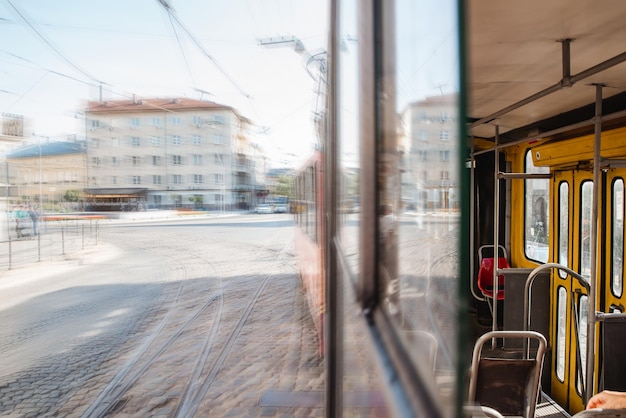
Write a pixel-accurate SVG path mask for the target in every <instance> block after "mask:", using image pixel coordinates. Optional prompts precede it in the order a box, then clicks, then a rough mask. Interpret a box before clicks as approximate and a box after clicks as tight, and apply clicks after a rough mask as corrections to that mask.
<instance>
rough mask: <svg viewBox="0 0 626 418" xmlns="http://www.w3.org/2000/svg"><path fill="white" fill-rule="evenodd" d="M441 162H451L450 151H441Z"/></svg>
mask: <svg viewBox="0 0 626 418" xmlns="http://www.w3.org/2000/svg"><path fill="white" fill-rule="evenodd" d="M439 160H440V161H450V151H449V150H441V151H439Z"/></svg>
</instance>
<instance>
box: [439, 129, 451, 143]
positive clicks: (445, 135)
mask: <svg viewBox="0 0 626 418" xmlns="http://www.w3.org/2000/svg"><path fill="white" fill-rule="evenodd" d="M439 139H440V140H442V141H447V140H449V139H450V131H448V130H447V129H442V130H440V131H439Z"/></svg>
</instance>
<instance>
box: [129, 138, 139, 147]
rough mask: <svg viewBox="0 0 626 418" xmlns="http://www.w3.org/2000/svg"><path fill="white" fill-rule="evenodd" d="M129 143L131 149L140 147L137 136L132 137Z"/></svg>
mask: <svg viewBox="0 0 626 418" xmlns="http://www.w3.org/2000/svg"><path fill="white" fill-rule="evenodd" d="M130 143H131V145H132V146H133V147H138V146H140V145H141V140H140V139H139V137H138V136H133V137H131V138H130Z"/></svg>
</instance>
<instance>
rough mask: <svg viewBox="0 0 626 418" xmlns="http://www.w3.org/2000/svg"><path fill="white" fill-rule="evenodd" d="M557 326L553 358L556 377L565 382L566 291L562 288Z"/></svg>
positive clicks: (559, 291)
mask: <svg viewBox="0 0 626 418" xmlns="http://www.w3.org/2000/svg"><path fill="white" fill-rule="evenodd" d="M556 309H557V312H558V315H557V324H556V339H557V344H556V350H555V353H554V356H555V358H556V377H557V378H558V379H559V380H560V381H561V382H563V381H564V380H565V357H566V356H567V353H566V352H565V349H566V341H567V332H566V330H567V290H565V288H564V287H563V286H559V290H558V297H557V307H556Z"/></svg>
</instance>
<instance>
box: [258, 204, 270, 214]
mask: <svg viewBox="0 0 626 418" xmlns="http://www.w3.org/2000/svg"><path fill="white" fill-rule="evenodd" d="M254 211H255V212H256V213H274V209H273V208H272V205H269V204H266V203H263V204H260V205H259V206H257V207H256V208H255V209H254Z"/></svg>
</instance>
